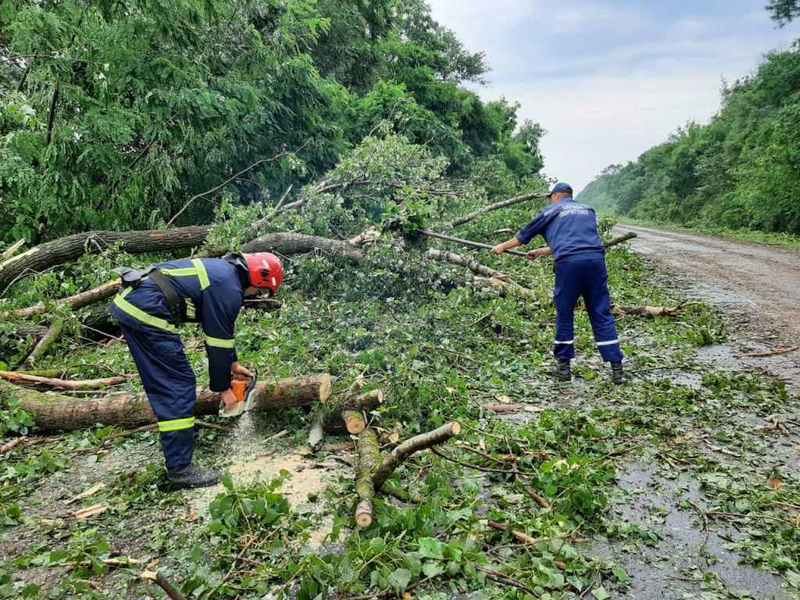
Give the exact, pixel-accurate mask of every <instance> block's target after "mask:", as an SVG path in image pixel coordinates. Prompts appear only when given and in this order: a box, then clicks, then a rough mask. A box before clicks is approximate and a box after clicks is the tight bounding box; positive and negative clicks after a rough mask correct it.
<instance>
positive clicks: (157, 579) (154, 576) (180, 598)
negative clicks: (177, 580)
mask: <svg viewBox="0 0 800 600" xmlns="http://www.w3.org/2000/svg"><path fill="white" fill-rule="evenodd" d="M141 577H142V579H145V580H147V581H151V582H153V583H156V584H158V586H159V587H160V588H161V589H162V590H164V593H165V594H166V595H167V596H169V597H170V598H171V600H186V596H184V595H183V594H181V593H180V592H179V591H178V590H177V589H175V587H174V586H173V585H172V584H171V583H170V582H169V581H167V579H166V577H164V576H163V575H162V574H161V573H158V572H154V571H145V572H143V573H142V575H141Z"/></svg>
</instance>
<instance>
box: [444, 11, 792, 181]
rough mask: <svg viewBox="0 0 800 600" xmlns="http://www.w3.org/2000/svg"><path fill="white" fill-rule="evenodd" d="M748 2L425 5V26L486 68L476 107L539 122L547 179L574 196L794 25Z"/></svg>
mask: <svg viewBox="0 0 800 600" xmlns="http://www.w3.org/2000/svg"><path fill="white" fill-rule="evenodd" d="M761 4H763V3H756V4H754V3H753V2H752V1H751V0H704V2H702V3H677V2H661V3H655V2H654V3H649V2H648V3H643V2H640V1H638V0H614V1H613V2H612V1H605V0H469V1H460V0H431V7H432V10H433V14H434V17H435V18H436V19H437V20H438V21H439V22H440V23H442V24H444V25H446V26H448V27H450V28H451V29H453V30H454V31H456V33H457V34H458V35H459V37H460V38H461V39H462V40H463V41H464V43H465V44H466V46H467V47H468V48H470V49H472V50H483V51H485V52H486V54H487V59H488V62H489V64H490V66H491V67H492V71H491V73H490V74H489V77H488V79H489V84H488V85H487V86H485V87H482V88H479V89H477V91H478V93H480V94H481V96H483V97H484V98H487V99H495V98H499V97H501V96H504V97H506V98H508V99H509V100H515V101H519V102H520V103H521V105H522V106H521V109H520V115H521V117H523V118H530V119H532V120H534V121H538V122H539V123H541V124H542V125H543V126H544V128H545V129H546V130H548V135H547V136H546V137H545V138H544V140H543V142H542V147H543V151H544V155H545V160H546V166H545V169H546V171H547V173H548V174H550V175H552V176H556V177H559V178H563V179H568V180H570V181H571V182H572V183H573V185H574V186H575V187H576V188H579V189H580V188H582V187H584V186H585V185H586V184H587V183H588V182H589V181H590V180H591V179H592V178H593V177H594V176H596V175H597V174H598V173H599V172H600V171H601V170H602V169H603V168H604V167H606V166H607V165H609V164H611V163H616V162H624V161H627V160H633V159H635V158H637V157H638V156H639V154H641V153H642V152H643V151H645V150H646V149H648V148H649V147H651V146H653V145H655V144H658V143H660V142H663V141H665V140H666V139H667V137H668V136H669V134H670V133H671V132H673V131H674V130H675V129H676V128H677V127H679V126H681V125H684V124H685V123H686V122H688V121H690V120H695V121H700V122H703V121H706V120H707V119H709V118H710V117H711V116H712V115H713V114H714V113H715V112H716V111H717V110H718V108H719V99H720V87H721V82H722V80H723V78H724V79H726V80H728V81H732V80H735V79H738V78H740V77H743V76H745V75H747V74H748V73H750V72H751V71H752V70H753V69H754V68H755V67H756V66H757V65H758V63H759V62H760V60H761V58H762V56H763V55H764V54H765V53H766V52H768V51H769V50H771V49H773V48H779V47H786V46H787V45H788V44H789V43H790V42H791V41H792V40H793V39H794V38H796V37H798V36H800V34H799V33H798V31H799V30H800V27H798V26H792V27H789V28H786V29H782V30H777V29H776V28H775V27H774V25H773V24H772V23H771V22H770V20H769V17H768V15H767V13H766V11H764V10H763V9H762V8H761Z"/></svg>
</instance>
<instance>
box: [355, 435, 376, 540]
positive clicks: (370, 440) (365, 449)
mask: <svg viewBox="0 0 800 600" xmlns="http://www.w3.org/2000/svg"><path fill="white" fill-rule="evenodd" d="M380 462H381V451H380V444H379V443H378V436H377V435H376V434H375V432H374V431H373V430H372V429H365V430H364V431H362V432H361V433H360V434H359V436H358V464H357V465H356V493H357V494H358V498H359V502H358V505H357V506H356V524H357V525H358V526H359V528H361V529H365V528H367V527H369V526H370V525H372V500H373V499H374V497H375V486H374V484H373V483H372V476H373V473H374V472H375V469H376V468H377V467H378V465H379V464H380Z"/></svg>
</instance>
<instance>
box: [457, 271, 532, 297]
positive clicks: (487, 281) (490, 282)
mask: <svg viewBox="0 0 800 600" xmlns="http://www.w3.org/2000/svg"><path fill="white" fill-rule="evenodd" d="M469 283H470V285H472V286H473V287H476V288H480V289H491V290H495V291H497V292H499V293H500V295H501V296H506V295H507V296H517V297H520V298H524V299H525V300H529V301H531V302H538V301H539V299H538V298H537V296H536V293H535V292H534V291H533V290H531V289H529V288H526V287H522V286H521V285H519V284H518V283H514V282H513V281H503V280H502V279H497V278H496V277H472V278H470V279H469Z"/></svg>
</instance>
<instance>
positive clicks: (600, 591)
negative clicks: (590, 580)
mask: <svg viewBox="0 0 800 600" xmlns="http://www.w3.org/2000/svg"><path fill="white" fill-rule="evenodd" d="M592 595H593V596H594V597H595V599H596V600H608V598H611V594H609V593H608V592H607V591H606V588H604V587H603V586H602V585H601V586H600V587H598V588H594V589H593V590H592Z"/></svg>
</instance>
